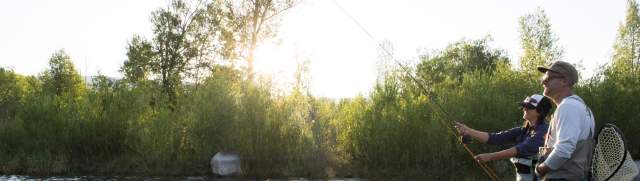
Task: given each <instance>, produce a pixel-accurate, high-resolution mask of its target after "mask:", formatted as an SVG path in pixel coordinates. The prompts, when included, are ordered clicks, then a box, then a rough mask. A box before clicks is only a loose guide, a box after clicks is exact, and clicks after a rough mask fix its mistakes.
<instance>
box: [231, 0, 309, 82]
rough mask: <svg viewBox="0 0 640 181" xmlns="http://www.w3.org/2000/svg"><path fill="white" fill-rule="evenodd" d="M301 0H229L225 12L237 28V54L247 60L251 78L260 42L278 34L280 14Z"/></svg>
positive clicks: (250, 77)
mask: <svg viewBox="0 0 640 181" xmlns="http://www.w3.org/2000/svg"><path fill="white" fill-rule="evenodd" d="M297 2H298V0H240V1H238V0H226V1H225V5H226V7H227V8H226V11H225V12H226V14H227V15H228V16H226V17H228V18H229V19H228V21H230V22H231V23H230V24H232V27H233V28H234V31H233V32H235V35H234V38H235V41H236V44H237V45H235V48H236V49H235V56H238V57H239V58H242V59H244V60H246V61H247V73H248V78H249V80H251V79H253V62H254V60H255V55H254V53H255V49H256V47H257V46H258V44H259V43H260V42H261V41H263V40H266V39H269V38H272V37H274V36H275V35H276V33H277V28H278V23H279V20H280V19H279V17H280V16H278V15H280V14H282V13H283V12H284V11H286V10H288V9H290V8H292V7H294V6H295V5H296V4H297Z"/></svg>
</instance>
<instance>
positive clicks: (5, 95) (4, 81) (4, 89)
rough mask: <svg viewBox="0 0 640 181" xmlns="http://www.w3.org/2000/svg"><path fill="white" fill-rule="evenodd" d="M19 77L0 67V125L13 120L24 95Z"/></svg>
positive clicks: (11, 71)
mask: <svg viewBox="0 0 640 181" xmlns="http://www.w3.org/2000/svg"><path fill="white" fill-rule="evenodd" d="M19 77H20V76H19V75H16V73H15V72H14V71H13V70H11V69H5V68H3V67H0V125H2V124H3V123H4V122H5V121H6V120H9V119H11V118H13V116H14V115H15V111H16V110H17V109H18V108H19V105H20V98H21V97H22V96H23V93H24V91H23V90H22V88H21V86H20V84H19V82H18V81H19Z"/></svg>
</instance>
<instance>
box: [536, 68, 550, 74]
mask: <svg viewBox="0 0 640 181" xmlns="http://www.w3.org/2000/svg"><path fill="white" fill-rule="evenodd" d="M538 71H540V72H542V73H547V71H549V69H548V68H547V67H538Z"/></svg>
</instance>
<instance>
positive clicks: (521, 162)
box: [456, 94, 551, 181]
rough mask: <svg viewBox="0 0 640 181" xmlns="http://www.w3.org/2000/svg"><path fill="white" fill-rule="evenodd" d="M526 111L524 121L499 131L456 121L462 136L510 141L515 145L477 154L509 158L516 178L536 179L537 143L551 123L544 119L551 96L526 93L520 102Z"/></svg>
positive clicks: (521, 180) (481, 157) (493, 141)
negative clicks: (477, 127) (521, 123)
mask: <svg viewBox="0 0 640 181" xmlns="http://www.w3.org/2000/svg"><path fill="white" fill-rule="evenodd" d="M519 104H520V108H521V109H522V112H523V113H524V115H523V116H522V118H524V120H525V121H524V125H523V126H522V127H515V128H511V129H509V130H505V131H502V132H497V133H487V132H483V131H478V130H475V129H472V128H469V127H468V126H466V125H464V124H462V123H459V122H456V128H457V129H458V131H459V132H460V133H461V134H462V135H463V136H471V137H473V138H475V139H476V140H479V141H480V142H482V143H487V144H507V143H515V146H513V147H511V148H508V149H505V150H502V151H498V152H493V153H483V154H478V155H476V156H475V159H476V160H478V161H481V162H487V161H492V160H501V159H506V158H510V160H511V162H512V163H513V164H514V166H515V167H516V180H519V181H528V180H533V179H534V177H533V173H534V172H533V169H532V168H533V167H532V165H533V164H535V163H532V158H534V157H535V156H536V155H537V154H538V147H540V146H542V145H543V144H544V136H545V135H546V134H547V130H548V128H549V125H548V124H547V123H546V122H545V119H546V117H547V115H548V114H549V111H550V109H551V100H549V98H547V97H544V96H542V95H539V94H534V95H532V96H530V97H527V98H526V99H525V100H524V101H523V102H520V103H519Z"/></svg>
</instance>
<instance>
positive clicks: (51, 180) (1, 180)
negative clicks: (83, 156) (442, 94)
mask: <svg viewBox="0 0 640 181" xmlns="http://www.w3.org/2000/svg"><path fill="white" fill-rule="evenodd" d="M5 180H6V181H32V180H33V181H36V180H47V181H58V180H60V181H62V180H64V181H67V180H72V181H73V180H78V181H80V180H100V181H103V180H132V181H133V180H145V181H146V180H149V181H165V180H166V181H169V180H187V181H197V180H211V181H240V180H244V179H239V178H218V177H208V176H182V177H173V176H51V177H37V176H25V175H0V181H5ZM268 181H316V180H311V179H304V178H292V179H268ZM327 181H364V180H363V179H329V180H327Z"/></svg>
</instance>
